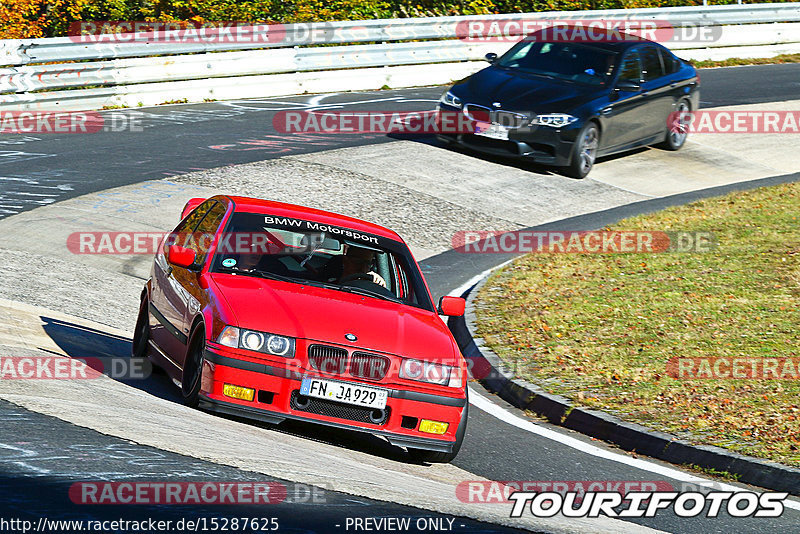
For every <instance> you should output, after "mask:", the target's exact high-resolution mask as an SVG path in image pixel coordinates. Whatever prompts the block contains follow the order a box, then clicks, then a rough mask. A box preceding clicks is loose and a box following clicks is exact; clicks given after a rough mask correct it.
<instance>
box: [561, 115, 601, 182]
mask: <svg viewBox="0 0 800 534" xmlns="http://www.w3.org/2000/svg"><path fill="white" fill-rule="evenodd" d="M598 146H600V129H599V128H598V127H597V124H595V123H594V122H587V123H586V125H585V126H584V127H583V128H581V131H580V133H578V137H577V138H576V139H575V144H574V145H573V146H572V156H571V157H570V162H569V165H568V166H567V169H566V174H567V175H568V176H572V177H573V178H584V177H585V176H586V175H587V174H589V171H591V170H592V167H594V161H595V159H597V147H598Z"/></svg>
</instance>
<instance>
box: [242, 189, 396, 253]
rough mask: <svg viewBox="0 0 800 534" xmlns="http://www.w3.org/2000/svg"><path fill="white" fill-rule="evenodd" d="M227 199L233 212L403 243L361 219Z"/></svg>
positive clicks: (268, 202) (254, 200) (247, 199)
mask: <svg viewBox="0 0 800 534" xmlns="http://www.w3.org/2000/svg"><path fill="white" fill-rule="evenodd" d="M228 198H230V199H231V200H233V202H234V204H235V205H236V208H235V210H234V211H236V212H249V213H263V214H265V215H278V216H281V217H294V218H299V219H307V220H309V221H313V222H318V223H323V224H331V225H334V226H343V227H346V228H350V229H351V230H358V231H361V232H367V233H370V234H375V235H379V236H382V237H388V238H389V239H394V240H396V241H401V242H403V238H401V237H400V236H399V235H397V233H396V232H393V231H392V230H389V229H388V228H385V227H383V226H380V225H377V224H373V223H370V222H367V221H362V220H361V219H356V218H353V217H348V216H346V215H339V214H338V213H333V212H330V211H323V210H318V209H314V208H308V207H306V206H298V205H297V204H286V203H284V202H275V201H273V200H263V199H260V198H250V197H234V196H228Z"/></svg>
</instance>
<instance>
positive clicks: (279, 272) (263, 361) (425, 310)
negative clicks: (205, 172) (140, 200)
mask: <svg viewBox="0 0 800 534" xmlns="http://www.w3.org/2000/svg"><path fill="white" fill-rule="evenodd" d="M463 313H464V300H463V299H459V298H455V297H442V299H440V302H439V305H438V307H437V306H434V304H433V299H432V297H431V294H430V291H429V289H428V287H427V284H426V283H425V280H424V279H423V277H422V274H421V272H420V269H419V266H418V265H417V262H416V261H415V260H414V257H413V256H412V254H411V252H410V251H409V249H408V246H407V245H406V244H405V242H404V241H403V240H402V239H401V238H400V236H398V235H397V234H396V233H395V232H393V231H391V230H389V229H387V228H384V227H381V226H378V225H375V224H371V223H368V222H365V221H361V220H358V219H354V218H350V217H345V216H342V215H337V214H334V213H330V212H326V211H320V210H316V209H311V208H306V207H302V206H296V205H291V204H283V203H279V202H272V201H267V200H258V199H252V198H243V197H229V196H215V197H212V198H209V199H192V200H190V201H189V203H187V205H186V207H185V208H184V212H183V219H182V220H181V222H180V224H179V225H178V226H177V227H176V228H175V230H174V231H173V232H172V233H170V234H169V235H168V237H167V238H165V239H164V241H163V242H162V244H161V245H160V247H159V249H158V251H157V253H156V256H155V261H154V263H153V267H152V270H151V275H150V279H149V280H148V281H147V283H146V284H145V287H144V290H143V291H142V296H141V305H140V307H139V316H138V319H137V323H136V329H135V334H134V339H133V345H132V347H133V348H132V351H133V356H134V357H149V358H150V359H152V360H153V362H154V363H155V364H157V365H159V366H160V367H162V368H163V369H165V370H166V372H167V373H168V374H169V376H170V377H171V378H172V379H173V381H175V382H176V383H179V384H180V385H181V392H182V395H183V398H184V401H185V402H186V404H188V405H190V406H199V407H200V408H201V409H204V410H208V411H211V412H219V413H225V414H231V415H237V416H243V417H249V418H253V419H259V420H262V421H267V422H270V423H280V422H281V421H284V420H286V419H297V420H303V421H308V422H314V423H319V424H323V425H330V426H335V427H344V428H349V429H353V430H358V431H363V432H370V433H372V434H377V435H381V436H384V437H385V438H386V439H388V440H389V442H391V443H392V444H395V445H398V446H401V447H405V448H406V449H407V450H408V452H409V454H410V455H411V457H412V458H413V459H415V460H417V461H428V462H449V461H450V460H452V459H453V458H454V457H455V456H456V454H457V453H458V450H459V448H460V446H461V442H462V440H463V438H464V433H465V431H466V424H467V410H468V406H469V403H468V401H467V387H466V384H467V369H466V363H465V361H464V358H463V356H462V355H461V352H460V351H459V348H458V345H457V344H456V342H455V340H454V339H453V337H452V335H451V334H450V331H449V330H448V328H447V327H446V326H445V324H444V322H443V321H442V320H441V318H440V317H439V315H440V314H441V315H461V314H463Z"/></svg>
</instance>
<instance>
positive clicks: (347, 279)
mask: <svg viewBox="0 0 800 534" xmlns="http://www.w3.org/2000/svg"><path fill="white" fill-rule="evenodd" d="M354 280H367V281H368V282H372V281H373V280H372V275H371V274H369V273H355V274H351V275H349V276H345V277H344V278H342V279H341V280H340V281H339V283H340V284H344V283H347V282H352V281H354Z"/></svg>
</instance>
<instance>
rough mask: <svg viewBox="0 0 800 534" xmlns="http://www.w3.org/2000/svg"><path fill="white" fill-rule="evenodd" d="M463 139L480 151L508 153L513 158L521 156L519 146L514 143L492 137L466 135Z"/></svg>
mask: <svg viewBox="0 0 800 534" xmlns="http://www.w3.org/2000/svg"><path fill="white" fill-rule="evenodd" d="M462 139H463V141H464V144H466V145H468V146H474V147H475V148H478V149H481V148H486V149H489V150H497V151H500V152H508V153H509V154H511V155H513V156H519V146H518V145H517V144H516V143H514V142H512V141H503V140H502V139H492V138H491V137H484V136H482V135H465V136H464V137H463V138H462Z"/></svg>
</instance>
